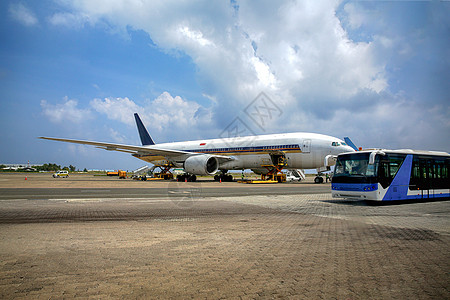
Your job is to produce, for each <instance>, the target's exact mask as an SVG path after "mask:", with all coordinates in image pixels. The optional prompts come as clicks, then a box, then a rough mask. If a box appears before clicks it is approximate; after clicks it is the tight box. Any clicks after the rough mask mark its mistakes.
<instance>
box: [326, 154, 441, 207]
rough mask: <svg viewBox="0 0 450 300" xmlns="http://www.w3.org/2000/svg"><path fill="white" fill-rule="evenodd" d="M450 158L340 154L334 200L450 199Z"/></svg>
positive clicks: (334, 180) (333, 180)
mask: <svg viewBox="0 0 450 300" xmlns="http://www.w3.org/2000/svg"><path fill="white" fill-rule="evenodd" d="M449 171H450V154H448V153H446V152H436V151H415V150H364V151H358V152H352V153H343V154H339V155H338V157H337V161H336V167H335V170H334V174H333V178H332V180H331V191H332V196H333V197H334V198H350V199H363V200H373V201H395V200H422V199H430V200H433V199H434V200H436V199H444V198H449V197H450V178H449Z"/></svg>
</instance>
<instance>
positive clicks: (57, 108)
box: [41, 97, 91, 123]
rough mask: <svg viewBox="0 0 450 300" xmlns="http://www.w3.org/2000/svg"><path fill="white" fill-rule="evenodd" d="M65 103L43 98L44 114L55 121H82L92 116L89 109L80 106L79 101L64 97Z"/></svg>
mask: <svg viewBox="0 0 450 300" xmlns="http://www.w3.org/2000/svg"><path fill="white" fill-rule="evenodd" d="M63 101H64V102H63V103H58V104H50V103H48V102H47V101H46V100H41V108H42V112H43V114H44V115H45V116H46V117H47V118H48V119H49V120H50V121H51V122H53V123H67V122H73V123H81V122H82V121H83V120H87V119H89V118H90V117H91V112H90V110H89V109H81V108H78V101H77V100H74V99H69V98H68V97H64V99H63Z"/></svg>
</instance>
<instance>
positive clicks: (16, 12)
mask: <svg viewBox="0 0 450 300" xmlns="http://www.w3.org/2000/svg"><path fill="white" fill-rule="evenodd" d="M9 14H10V16H11V17H12V18H13V19H14V20H16V21H18V22H19V23H21V24H23V25H25V26H33V25H37V24H38V23H39V20H38V19H37V17H36V15H35V14H34V13H33V11H31V10H30V9H29V8H28V7H26V6H25V5H23V4H22V3H12V4H10V6H9Z"/></svg>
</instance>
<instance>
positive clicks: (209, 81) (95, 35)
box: [0, 0, 450, 170]
mask: <svg viewBox="0 0 450 300" xmlns="http://www.w3.org/2000/svg"><path fill="white" fill-rule="evenodd" d="M0 14H1V15H0V38H1V43H0V99H1V100H0V120H1V125H2V126H1V129H0V140H1V147H0V163H24V162H27V161H30V163H31V164H33V163H36V164H41V163H56V164H59V165H63V166H68V165H70V164H71V165H74V166H75V167H77V168H78V169H81V170H82V169H84V168H88V169H119V168H120V169H126V170H132V169H135V168H138V167H140V166H143V165H145V164H146V163H145V162H144V161H140V160H138V159H136V158H133V157H131V156H130V155H128V154H126V153H120V152H114V151H111V152H110V151H105V150H100V149H97V148H95V147H89V146H81V145H72V144H67V143H60V142H54V141H45V140H40V139H38V138H37V137H39V136H50V137H62V138H74V139H84V140H95V141H103V142H112V143H122V144H132V145H139V144H140V140H139V135H138V132H137V129H136V126H135V123H134V117H133V113H135V112H137V113H139V114H140V116H141V118H142V120H143V122H144V124H145V125H146V127H147V129H148V131H149V132H150V134H151V136H152V137H153V139H154V140H155V142H156V143H162V142H173V141H184V140H197V139H207V138H219V137H224V132H227V130H229V129H230V128H240V129H239V130H238V131H239V134H240V135H246V134H271V133H285V132H315V133H322V134H327V135H331V136H335V137H338V138H341V139H342V138H343V137H346V136H349V137H350V138H351V139H352V140H353V142H354V143H355V144H356V145H357V146H361V147H364V148H386V149H402V148H409V149H423V150H438V151H446V152H449V151H450V38H449V37H450V17H449V16H450V2H449V1H338V0H335V1H315V0H312V1H306V0H305V1H292V0H289V1H269V0H266V1H238V0H231V1H209V0H204V1H202V0H197V1H195V0H192V1H181V0H180V1H170V0H164V1H158V0H151V1H145V0H128V1H125V0H74V1H69V0H42V1H24V0H23V1H13V0H5V1H1V2H0ZM268 107H269V108H270V109H267V108H268ZM264 108H265V110H264ZM263 112H264V118H263Z"/></svg>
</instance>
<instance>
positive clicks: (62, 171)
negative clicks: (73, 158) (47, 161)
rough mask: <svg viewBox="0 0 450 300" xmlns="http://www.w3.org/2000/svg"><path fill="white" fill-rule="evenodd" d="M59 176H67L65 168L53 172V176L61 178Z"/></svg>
mask: <svg viewBox="0 0 450 300" xmlns="http://www.w3.org/2000/svg"><path fill="white" fill-rule="evenodd" d="M61 177H65V178H67V177H69V172H68V171H66V170H61V171H58V172H56V173H53V178H61Z"/></svg>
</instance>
